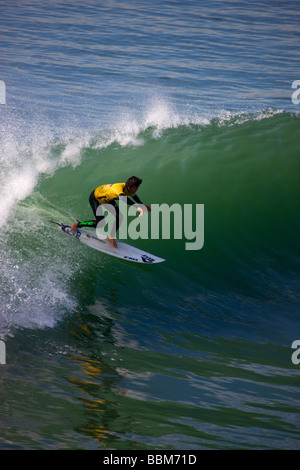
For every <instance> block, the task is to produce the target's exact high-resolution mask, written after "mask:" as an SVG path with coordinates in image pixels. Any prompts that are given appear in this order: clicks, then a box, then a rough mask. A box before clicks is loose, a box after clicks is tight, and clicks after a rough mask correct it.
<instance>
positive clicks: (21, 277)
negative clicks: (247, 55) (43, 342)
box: [0, 101, 299, 336]
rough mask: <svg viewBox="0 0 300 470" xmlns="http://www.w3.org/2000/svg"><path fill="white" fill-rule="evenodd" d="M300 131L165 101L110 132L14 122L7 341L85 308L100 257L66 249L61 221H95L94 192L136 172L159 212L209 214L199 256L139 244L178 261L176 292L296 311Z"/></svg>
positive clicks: (166, 272)
mask: <svg viewBox="0 0 300 470" xmlns="http://www.w3.org/2000/svg"><path fill="white" fill-rule="evenodd" d="M29 127H30V131H29V129H28V128H29ZM298 129H299V116H298V115H292V114H289V113H285V112H281V111H272V110H269V111H261V112H258V113H254V114H251V113H238V114H232V113H227V112H225V111H224V112H220V113H219V114H218V115H217V116H208V115H204V116H195V115H193V116H192V117H191V116H188V114H187V115H184V114H179V113H176V112H175V111H174V109H172V107H171V106H170V105H168V104H166V103H165V102H163V101H160V102H159V103H156V105H155V106H150V107H148V108H147V110H146V111H145V112H144V113H142V115H140V116H139V117H136V116H133V115H126V116H121V117H118V119H117V120H116V122H114V123H112V126H111V128H110V129H93V130H86V129H85V130H80V129H78V128H75V127H72V126H65V127H62V128H61V129H59V130H57V129H55V130H53V129H52V128H51V127H50V126H45V125H42V124H41V123H40V122H38V123H37V124H36V125H32V123H28V122H27V121H26V119H20V118H19V119H18V120H16V119H15V116H9V119H7V120H6V122H5V124H3V125H2V137H3V138H2V140H1V172H0V183H1V194H0V220H1V226H2V227H1V237H0V257H1V260H2V262H1V284H0V290H1V299H2V307H1V325H0V330H1V332H2V336H3V335H5V334H12V331H13V330H14V328H16V327H17V328H19V327H24V326H26V327H46V326H53V325H54V324H55V323H56V322H57V321H59V319H60V318H61V316H62V315H63V312H66V311H73V310H74V309H76V308H77V307H78V302H79V303H80V300H79V299H78V298H77V294H78V289H77V287H76V288H75V291H74V288H73V285H72V283H71V282H70V279H72V273H73V272H74V271H76V272H78V269H79V272H80V269H82V264H83V263H85V262H86V263H87V264H89V263H91V264H93V263H94V258H93V257H92V255H91V256H90V258H89V259H88V260H86V259H85V257H86V256H88V255H87V254H86V253H85V252H84V253H83V252H82V251H80V250H79V249H78V247H75V246H74V247H72V248H70V247H69V245H68V246H67V245H66V244H65V243H67V241H65V240H64V241H63V242H62V240H61V236H60V234H59V233H56V232H51V231H50V230H49V223H48V221H49V218H59V219H60V220H61V219H63V220H66V219H68V221H72V220H75V219H76V218H89V217H90V216H91V214H90V213H89V211H90V209H89V206H88V195H89V193H90V191H91V190H92V189H93V188H94V187H96V186H97V185H99V184H102V183H108V182H113V181H124V180H125V179H126V178H127V177H128V176H131V174H137V176H139V177H141V178H142V179H143V184H142V187H141V196H142V199H143V200H144V201H145V203H147V204H155V203H156V204H162V203H167V204H169V205H171V204H174V203H179V204H181V205H183V204H193V205H195V204H204V207H205V219H204V223H205V231H204V233H205V235H204V238H205V239H204V246H203V248H202V249H201V250H199V251H194V252H187V251H185V249H184V243H183V242H184V241H182V240H174V239H171V240H156V241H155V240H147V241H145V240H138V241H136V242H135V243H136V244H137V245H142V246H143V248H145V249H147V251H151V250H152V251H153V252H155V253H156V254H157V255H161V256H162V257H164V258H167V262H166V265H165V267H164V268H163V269H162V272H161V277H162V279H163V282H164V284H165V286H166V289H167V290H168V289H170V285H171V284H172V283H173V282H174V286H176V285H177V283H179V284H180V285H181V286H182V285H185V284H186V285H188V286H189V288H190V289H191V288H192V289H199V286H200V289H206V292H207V293H208V292H210V293H211V294H210V296H212V297H214V295H213V294H212V292H218V293H219V295H221V294H222V293H223V294H222V295H224V293H228V292H231V293H235V294H234V295H237V296H240V295H242V294H243V295H244V294H245V295H247V296H249V295H250V296H254V297H255V296H256V297H258V298H265V299H273V301H275V299H277V300H278V301H279V300H280V302H281V303H286V304H289V303H295V302H296V301H297V287H298V282H299V281H298V277H297V274H296V273H297V272H298V268H299V258H298V257H297V244H298V235H297V234H298V230H299V208H298V201H299V185H298V178H297V175H298V169H299V166H298V165H299V163H298V161H299V160H298V153H297V152H298V147H297V146H298V143H297V133H298ZM62 260H63V263H62V262H61V261H62ZM101 262H103V263H105V262H106V261H105V260H101ZM112 263H113V261H112ZM57 266H59V270H58V269H57ZM79 267H80V268H79ZM108 269H113V267H111V268H110V267H109V266H108ZM120 269H124V270H125V269H126V268H125V267H124V266H122V268H120ZM174 288H175V287H174ZM181 288H182V287H181ZM183 291H184V289H183ZM184 295H185V294H184V293H183V296H184ZM186 295H188V293H186ZM226 295H227V294H226ZM277 300H276V301H277Z"/></svg>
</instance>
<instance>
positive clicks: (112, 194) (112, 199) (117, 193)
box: [78, 183, 143, 234]
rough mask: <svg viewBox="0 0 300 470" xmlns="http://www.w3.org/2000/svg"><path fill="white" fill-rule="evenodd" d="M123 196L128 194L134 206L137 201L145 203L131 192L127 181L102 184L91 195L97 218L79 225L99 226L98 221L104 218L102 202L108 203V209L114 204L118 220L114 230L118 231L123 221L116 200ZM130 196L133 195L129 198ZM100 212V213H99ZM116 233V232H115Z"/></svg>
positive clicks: (92, 206) (130, 203)
mask: <svg viewBox="0 0 300 470" xmlns="http://www.w3.org/2000/svg"><path fill="white" fill-rule="evenodd" d="M122 196H127V200H126V202H127V204H128V205H130V206H132V205H133V204H135V203H138V204H143V203H142V201H141V200H140V198H139V197H138V196H137V195H136V194H134V193H130V191H129V190H128V189H127V187H126V184H125V183H115V184H104V185H102V186H98V188H96V189H95V190H94V191H92V192H91V194H90V197H89V203H90V205H91V208H92V211H93V213H94V216H95V217H96V220H87V221H85V222H78V227H79V228H80V227H95V228H96V227H97V224H98V222H100V221H101V220H103V219H104V217H105V216H104V215H103V211H102V214H101V211H100V209H98V207H99V206H101V205H102V204H105V205H106V209H109V205H111V206H113V209H112V210H113V212H114V213H115V214H116V221H115V226H114V229H113V231H114V232H115V233H116V232H117V230H118V229H119V227H120V223H121V221H122V216H121V214H120V210H119V206H118V205H117V203H116V200H117V199H119V198H120V197H122ZM128 197H131V198H132V199H133V201H132V200H131V199H129V198H128ZM97 212H98V214H97ZM115 233H114V234H115Z"/></svg>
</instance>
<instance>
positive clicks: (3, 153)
mask: <svg viewBox="0 0 300 470" xmlns="http://www.w3.org/2000/svg"><path fill="white" fill-rule="evenodd" d="M280 112H282V111H280V110H278V111H276V110H275V111H273V110H267V111H259V112H257V113H255V114H253V113H252V114H251V113H248V112H239V113H233V112H229V111H226V110H218V111H217V112H215V113H212V112H205V111H203V113H195V112H192V111H189V110H188V109H187V111H186V112H179V111H177V110H176V109H175V107H174V106H173V105H172V103H170V102H169V101H168V100H166V99H163V98H161V97H155V98H153V97H152V99H151V100H150V101H148V102H147V103H146V104H145V106H144V109H143V110H142V111H140V112H131V113H128V112H126V113H125V114H123V115H119V116H117V117H116V118H115V119H114V120H113V122H112V123H111V124H112V126H111V128H110V129H109V130H104V129H101V130H100V131H99V130H95V129H94V130H86V129H85V130H82V129H80V128H78V127H77V126H78V123H77V124H76V125H75V124H74V125H69V123H66V126H65V127H64V126H62V127H61V128H60V129H59V130H57V129H56V130H54V129H53V128H52V127H51V126H50V125H49V124H48V125H47V122H46V121H45V122H44V121H43V119H42V118H41V116H38V117H37V122H33V123H32V122H29V121H28V120H27V119H26V118H24V117H21V118H20V116H17V117H16V116H14V115H13V113H11V114H10V113H8V114H7V116H4V119H3V120H2V123H1V127H0V133H1V134H2V138H1V143H0V188H1V189H0V227H1V226H3V225H5V224H6V223H7V221H8V220H9V217H10V214H11V212H12V211H13V209H14V207H15V205H16V204H17V203H18V202H20V201H22V200H24V199H26V198H27V197H28V196H29V195H30V194H31V193H32V192H33V191H34V189H35V187H36V186H37V184H38V182H39V180H40V177H41V176H42V175H47V176H52V175H53V174H54V173H55V171H56V170H57V169H59V168H62V167H65V166H73V167H76V166H78V165H80V163H81V161H82V158H83V153H84V150H85V149H86V148H90V149H94V150H101V149H105V148H106V147H108V146H110V145H112V144H115V143H116V144H118V145H120V146H121V147H126V146H141V145H143V144H144V135H143V134H144V133H145V132H146V131H150V132H151V135H152V137H153V138H154V139H158V138H160V137H161V135H162V133H163V132H164V131H165V130H167V129H175V128H178V127H180V126H190V125H199V126H204V127H205V126H208V125H209V124H210V123H211V122H213V121H216V122H217V125H218V126H222V125H231V124H232V125H235V124H242V123H244V122H246V121H248V120H251V121H252V120H261V119H265V118H268V117H272V116H273V115H274V114H277V113H280Z"/></svg>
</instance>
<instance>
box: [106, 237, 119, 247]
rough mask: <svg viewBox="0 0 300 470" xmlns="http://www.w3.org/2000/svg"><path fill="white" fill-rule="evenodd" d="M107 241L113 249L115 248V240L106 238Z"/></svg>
mask: <svg viewBox="0 0 300 470" xmlns="http://www.w3.org/2000/svg"><path fill="white" fill-rule="evenodd" d="M107 240H108V241H109V243H110V244H111V246H112V247H113V248H117V244H116V240H115V239H114V238H112V237H107Z"/></svg>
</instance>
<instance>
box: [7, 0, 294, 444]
mask: <svg viewBox="0 0 300 470" xmlns="http://www.w3.org/2000/svg"><path fill="white" fill-rule="evenodd" d="M299 17H300V7H299V2H298V1H293V2H288V3H286V2H280V1H276V2H260V3H257V2H253V1H252V2H251V1H250V2H249V1H248V2H244V1H240V2H231V1H213V2H209V3H207V2H201V1H199V2H195V1H180V2H179V1H178V2H177V1H174V0H173V1H166V2H157V1H152V2H144V1H137V2H128V3H127V2H124V1H116V2H96V1H87V2H80V1H73V2H65V1H64V2H60V1H49V2H48V1H41V2H33V1H27V0H25V1H22V2H21V1H10V2H9V3H4V2H1V4H0V27H1V36H0V45H1V48H0V65H1V68H0V80H2V82H4V84H5V87H6V97H5V98H6V99H5V104H4V100H3V97H2V100H1V101H2V103H3V104H0V119H1V127H0V129H1V135H0V139H1V140H0V149H1V150H0V155H1V157H0V158H1V161H0V183H1V184H0V223H1V228H0V260H1V263H0V300H1V302H0V338H1V339H2V341H4V343H5V346H6V365H0V416H1V425H0V426H1V432H0V448H2V449H116V450H125V449H129V450H136V449H151V450H153V449H193V450H199V449H299V447H300V444H299V442H300V440H299V427H300V421H299V398H298V397H299V367H300V366H299V364H298V363H297V360H294V361H293V360H292V359H293V358H292V354H293V353H295V355H294V356H293V357H294V359H295V358H296V359H297V357H298V356H297V351H296V350H295V349H293V348H292V347H291V346H292V343H293V342H294V341H295V340H298V339H299V244H298V233H299V220H300V219H299V196H300V194H299V184H298V181H299V137H300V118H299V109H300V107H299V106H300V104H297V100H296V101H295V100H294V102H293V101H292V94H293V92H296V93H297V89H296V88H292V85H293V82H294V81H295V80H299V79H300V76H299V59H300V57H299V56H300V52H299V47H298V45H299ZM294 96H296V95H294ZM0 98H1V97H0ZM131 174H137V175H138V176H140V177H141V178H142V179H143V183H142V186H141V190H140V193H141V194H140V195H141V197H142V199H143V200H144V202H145V203H147V204H162V203H164V202H166V203H168V204H170V205H171V204H173V203H179V204H181V205H182V206H183V205H184V204H193V205H196V204H204V207H205V217H204V224H205V231H204V236H205V240H204V246H203V248H202V249H200V250H198V251H187V250H186V249H185V244H184V241H183V240H177V239H174V238H172V237H171V239H170V240H166V239H162V238H161V239H158V240H136V241H132V242H131V244H133V245H136V246H138V247H141V248H143V249H145V250H146V251H150V252H153V253H155V254H157V255H158V256H162V257H163V258H166V262H165V263H163V264H161V265H155V266H154V265H153V266H142V267H138V266H137V265H134V264H132V263H126V262H121V261H119V260H117V259H114V258H112V257H108V256H105V255H102V254H100V253H96V252H95V251H93V250H91V249H89V248H88V247H85V246H82V245H80V244H79V243H75V242H74V243H73V240H69V239H68V237H66V236H65V235H64V234H62V233H61V232H60V231H59V230H57V229H55V228H54V226H53V225H52V224H50V223H49V219H52V220H53V219H54V220H59V221H65V222H72V221H74V220H75V219H76V218H80V219H90V218H91V213H90V208H89V204H88V196H89V194H90V192H91V190H92V189H94V188H95V187H96V186H99V185H100V184H104V183H113V182H121V181H125V180H126V179H127V177H128V176H131Z"/></svg>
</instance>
